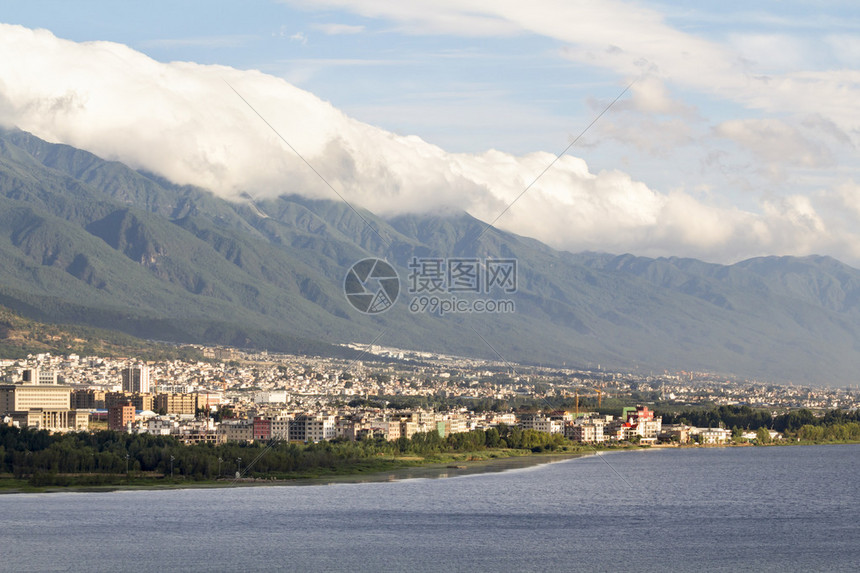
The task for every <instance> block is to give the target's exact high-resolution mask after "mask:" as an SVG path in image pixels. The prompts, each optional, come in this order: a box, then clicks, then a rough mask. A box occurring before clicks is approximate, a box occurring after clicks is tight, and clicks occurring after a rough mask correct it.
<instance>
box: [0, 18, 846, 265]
mask: <svg viewBox="0 0 860 573" xmlns="http://www.w3.org/2000/svg"><path fill="white" fill-rule="evenodd" d="M225 82H229V84H230V85H231V86H233V87H234V88H235V89H236V90H237V91H238V92H239V93H241V94H242V95H243V96H244V97H245V98H246V99H247V100H248V101H249V102H250V103H251V105H253V106H254V108H255V109H256V110H257V111H258V112H259V113H260V114H261V115H262V116H263V117H265V118H266V120H267V121H268V122H269V123H270V124H271V125H272V126H274V127H275V128H276V129H277V130H278V132H279V133H280V134H281V135H282V136H283V137H284V138H285V139H286V140H287V141H289V142H290V144H291V145H292V146H293V147H295V149H296V150H298V151H299V152H300V153H301V154H302V156H303V157H304V158H306V159H307V160H308V161H309V162H310V163H311V164H312V165H313V166H314V167H315V168H316V169H318V170H319V172H320V173H322V174H323V175H324V177H325V178H326V179H327V180H328V181H329V182H330V183H331V184H332V185H333V186H334V187H335V188H336V189H338V191H339V192H341V193H342V194H343V195H344V196H345V197H346V198H347V199H348V200H349V201H350V202H352V203H354V204H357V205H361V206H364V207H366V208H368V209H370V210H372V211H374V212H377V213H380V214H383V215H393V214H398V213H403V212H416V211H434V210H438V211H443V210H444V211H449V210H452V209H463V210H467V211H469V212H470V213H472V214H473V215H475V216H477V217H478V218H480V219H482V220H485V221H491V220H493V219H494V218H496V216H497V215H498V214H499V213H501V212H502V211H503V210H504V209H505V207H506V206H507V205H508V204H509V203H510V202H511V201H512V200H513V199H514V198H515V197H517V196H518V195H519V194H520V193H521V192H522V190H523V189H525V187H526V186H527V185H528V184H529V183H530V182H531V181H532V180H533V179H534V178H535V176H536V175H537V174H538V173H540V172H541V171H542V170H543V169H544V168H545V167H546V166H547V165H548V164H549V163H550V162H551V161H552V159H553V156H552V155H550V154H548V153H544V152H536V153H531V154H527V155H524V156H514V155H511V154H507V153H503V152H500V151H493V150H491V151H487V152H484V153H480V154H471V153H449V152H446V151H445V150H443V149H442V148H440V147H438V146H434V145H431V144H429V143H427V142H425V141H423V140H421V139H420V138H418V137H415V136H400V135H395V134H393V133H390V132H388V131H384V130H382V129H379V128H376V127H373V126H371V125H368V124H365V123H361V122H359V121H356V120H354V119H351V118H350V117H348V116H346V115H345V114H344V113H342V112H341V111H339V110H338V109H336V108H334V107H333V106H332V105H330V104H328V103H326V102H324V101H322V100H320V99H319V98H317V97H315V96H314V95H312V94H310V93H308V92H305V91H303V90H300V89H298V88H296V87H294V86H292V85H290V84H288V83H287V82H285V81H284V80H282V79H279V78H276V77H272V76H268V75H266V74H263V73H260V72H256V71H240V70H236V69H232V68H228V67H224V66H204V65H198V64H194V63H187V62H173V63H159V62H156V61H154V60H152V59H150V58H148V57H146V56H145V55H143V54H141V53H138V52H135V51H134V50H132V49H130V48H128V47H126V46H122V45H119V44H113V43H107V42H91V43H74V42H70V41H66V40H61V39H57V38H55V37H54V36H53V35H52V34H50V33H49V32H47V31H44V30H36V31H33V30H28V29H26V28H22V27H17V26H7V25H0V123H3V124H5V125H16V126H18V127H20V128H21V129H24V130H26V131H30V132H32V133H34V134H35V135H37V136H39V137H42V138H45V139H47V140H50V141H57V142H63V143H67V144H70V145H74V146H76V147H81V148H84V149H87V150H90V151H92V152H94V153H96V154H98V155H100V156H102V157H105V158H108V159H116V160H120V161H123V162H125V163H127V164H129V165H131V166H132V167H135V168H144V169H147V170H151V171H153V172H156V173H159V174H161V175H163V176H165V177H167V178H168V179H170V180H172V181H174V182H177V183H180V184H196V185H201V186H204V187H207V188H210V189H212V190H213V191H214V192H215V193H218V194H219V195H222V196H224V197H227V198H232V199H235V200H239V199H238V198H239V197H240V196H241V194H242V193H243V192H248V193H250V194H251V195H253V196H255V197H259V196H273V195H280V194H285V193H286V194H288V193H299V194H303V195H306V196H311V197H317V198H327V199H336V196H334V194H333V193H332V192H331V190H330V189H328V188H327V187H326V185H325V184H324V183H322V182H321V181H320V180H319V179H318V178H317V177H316V175H314V174H313V173H312V172H311V171H310V170H309V169H308V168H307V166H305V165H304V164H303V163H302V161H301V160H300V159H298V158H297V157H296V156H295V154H293V153H292V152H291V151H290V150H289V149H287V148H285V146H284V145H283V143H282V142H281V141H280V140H279V139H278V137H277V136H276V135H275V134H274V133H272V132H271V131H270V130H269V128H268V127H266V125H265V124H263V122H262V121H261V120H260V119H259V117H257V116H256V115H255V114H254V112H253V111H252V110H250V109H249V108H248V107H247V106H246V105H245V104H244V103H243V102H242V101H241V100H240V99H239V98H238V97H237V96H236V95H235V94H234V92H233V91H232V90H231V89H230V87H228V85H227V84H226V83H225ZM646 87H647V86H646ZM649 89H650V91H649V90H645V91H643V92H641V93H642V95H641V96H640V98H641V99H640V105H643V106H645V107H650V109H653V110H654V111H655V112H662V111H664V110H665V111H671V110H672V109H674V106H672V104H671V101H670V100H669V99H668V96H666V94H665V93H663V92H661V89H660V87H659V85H656V84H655V85H654V86H652V87H651V88H649ZM768 129H770V130H771V132H773V133H772V134H771V132H769V131H768ZM780 129H781V127H780V126H776V125H770V124H756V123H744V124H740V125H738V126H735V131H734V132H732V133H733V135H734V136H735V139H737V140H744V138H746V143H748V144H749V145H752V146H760V145H766V144H769V143H774V144H775V143H779V141H778V140H779V139H780V133H781V132H780ZM729 131H731V130H729ZM771 135H772V136H771ZM789 151H790V152H792V153H794V154H795V156H798V157H803V154H802V153H801V152H802V151H803V149H802V148H798V149H794V148H791V147H789ZM764 152H765V153H766V151H764ZM498 226H499V227H501V228H505V229H508V230H511V231H514V232H517V233H521V234H524V235H527V236H532V237H535V238H537V239H540V240H543V241H545V242H547V243H549V244H551V245H553V246H556V247H559V248H565V249H569V250H574V251H575V250H582V249H598V250H606V251H614V252H622V251H631V252H637V253H642V254H650V255H687V256H698V257H702V258H706V259H710V260H721V261H726V260H735V259H738V258H742V257H746V256H752V255H759V254H765V253H773V252H792V253H794V252H808V251H807V250H808V249H815V248H819V247H821V248H828V249H830V252H831V253H833V254H838V252H843V253H845V252H853V251H852V250H851V249H853V248H854V247H853V245H856V244H858V238H857V234H856V232H854V231H850V232H849V231H846V232H845V233H844V234H843V235H839V236H838V237H834V236H833V235H832V234H829V232H828V221H826V220H825V219H824V218H822V216H821V215H820V214H819V213H817V212H816V209H815V204H814V203H813V202H812V201H811V200H809V199H807V198H805V197H789V198H788V199H785V200H783V201H779V200H772V201H771V202H769V203H767V204H765V205H763V212H762V213H761V214H757V213H752V212H749V211H743V210H740V209H737V208H733V207H725V206H717V205H714V204H711V203H708V202H705V201H703V200H702V199H699V198H697V197H695V196H693V195H691V194H689V193H686V192H684V191H683V190H676V191H673V192H670V193H662V192H660V191H657V190H654V189H651V188H649V187H648V186H647V185H645V184H644V183H641V182H638V181H635V180H634V179H633V178H631V177H630V175H628V174H626V173H623V172H620V171H617V170H608V171H601V172H598V173H592V172H591V171H590V169H589V168H588V165H587V164H586V163H585V161H583V160H582V159H579V158H575V157H571V156H565V157H562V158H561V159H560V160H559V161H558V162H557V163H556V165H555V166H554V167H553V168H552V169H550V170H549V171H548V172H547V173H546V175H545V176H544V177H543V178H542V179H541V180H540V181H539V182H538V183H537V184H536V185H535V186H534V187H533V188H532V189H531V190H530V191H529V192H528V193H526V194H525V195H524V196H523V198H522V199H521V200H520V201H518V202H517V203H516V204H515V205H514V206H513V207H512V208H511V209H510V212H508V213H506V214H505V215H504V216H503V217H501V218H500V219H499V221H498ZM837 251H838V252H837Z"/></svg>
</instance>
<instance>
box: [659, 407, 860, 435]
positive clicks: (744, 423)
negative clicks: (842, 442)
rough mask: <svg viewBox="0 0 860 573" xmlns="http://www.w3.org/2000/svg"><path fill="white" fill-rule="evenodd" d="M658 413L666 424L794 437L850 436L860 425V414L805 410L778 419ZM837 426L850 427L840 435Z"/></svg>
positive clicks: (721, 411)
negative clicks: (852, 428)
mask: <svg viewBox="0 0 860 573" xmlns="http://www.w3.org/2000/svg"><path fill="white" fill-rule="evenodd" d="M657 413H658V414H659V415H661V416H662V417H663V424H688V425H690V426H697V427H701V428H717V427H724V428H739V429H742V430H758V429H759V428H767V429H770V430H776V431H777V432H783V433H789V434H792V435H796V434H797V433H798V432H799V431H800V430H801V429H802V428H805V427H809V428H822V431H821V432H815V433H814V434H815V435H821V436H828V435H837V434H839V433H840V432H845V431H848V432H849V433H850V430H849V429H846V428H847V427H849V426H850V424H857V423H860V411H853V412H846V411H843V410H829V411H827V412H825V413H824V414H823V415H821V416H816V415H815V414H813V413H812V411H811V410H808V409H805V408H803V409H800V410H792V411H791V412H786V413H784V414H777V415H773V414H772V413H771V412H770V411H768V410H763V409H759V408H751V407H749V406H720V407H718V408H710V409H701V408H698V409H692V408H691V409H686V410H665V409H659V408H658V410H657ZM846 425H848V426H846ZM837 426H846V428H843V429H842V430H839V431H836V430H833V429H832V428H835V427H837ZM809 432H810V430H807V431H806V435H812V434H810V433H809ZM798 437H800V436H798ZM821 439H824V438H823V437H822V438H821ZM845 439H852V438H845Z"/></svg>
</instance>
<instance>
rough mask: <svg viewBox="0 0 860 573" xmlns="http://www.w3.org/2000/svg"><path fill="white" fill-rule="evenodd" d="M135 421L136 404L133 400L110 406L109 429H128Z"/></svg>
mask: <svg viewBox="0 0 860 573" xmlns="http://www.w3.org/2000/svg"><path fill="white" fill-rule="evenodd" d="M133 423H134V406H133V405H132V403H131V402H125V403H123V404H117V405H115V406H111V407H110V408H108V429H109V430H120V431H123V430H126V429H128V426H129V424H133Z"/></svg>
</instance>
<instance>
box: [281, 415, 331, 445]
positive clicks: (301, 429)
mask: <svg viewBox="0 0 860 573" xmlns="http://www.w3.org/2000/svg"><path fill="white" fill-rule="evenodd" d="M336 436H337V426H336V422H335V417H334V416H312V415H310V414H299V415H298V416H296V417H295V418H294V419H293V420H292V421H290V431H289V438H290V441H291V442H321V441H324V440H331V439H333V438H335V437H336Z"/></svg>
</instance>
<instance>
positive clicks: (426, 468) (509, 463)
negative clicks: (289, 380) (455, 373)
mask: <svg viewBox="0 0 860 573" xmlns="http://www.w3.org/2000/svg"><path fill="white" fill-rule="evenodd" d="M848 444H860V442H857V441H843V442H825V443H812V442H787V443H786V442H781V443H772V444H750V443H729V444H683V445H681V444H662V445H654V446H631V447H617V448H592V449H591V451H585V452H583V451H576V452H552V453H532V452H528V453H525V452H524V453H521V454H511V453H509V452H508V454H507V455H504V456H499V457H487V458H481V459H465V460H459V459H456V458H455V459H452V460H448V461H427V462H426V463H422V462H418V463H417V464H416V465H403V466H402V467H396V468H392V469H387V470H384V469H383V470H373V471H369V472H366V473H364V472H362V471H354V472H352V473H332V474H330V475H319V476H308V477H294V478H287V479H274V478H240V479H220V480H207V481H198V482H179V483H136V484H110V485H69V486H42V487H37V486H29V485H23V486H22V487H9V488H2V487H0V495H14V494H39V493H62V492H70V493H109V492H120V491H142V490H179V489H216V488H234V487H273V486H319V485H339V484H362V483H386V482H396V481H405V480H411V479H444V478H452V477H464V476H470V475H479V474H485V473H501V472H506V471H513V470H518V469H526V468H530V467H536V466H540V465H545V464H551V463H558V462H563V461H567V460H572V459H577V458H583V457H591V456H596V455H602V454H606V453H613V452H629V451H648V450H654V451H659V450H666V449H671V450H675V449H678V450H683V449H700V448H701V449H711V448H737V447H743V448H746V447H754V448H761V447H785V446H827V445H848ZM459 455H462V454H459ZM401 461H406V460H401ZM0 483H1V482H0Z"/></svg>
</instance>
